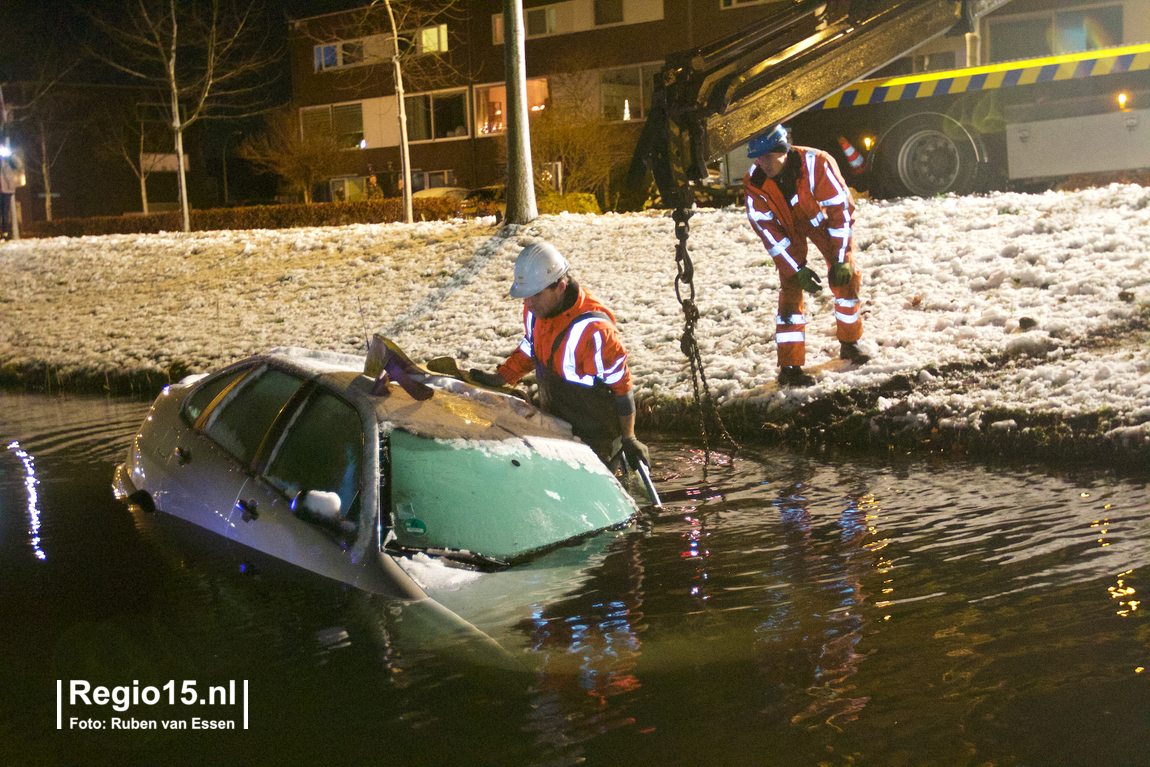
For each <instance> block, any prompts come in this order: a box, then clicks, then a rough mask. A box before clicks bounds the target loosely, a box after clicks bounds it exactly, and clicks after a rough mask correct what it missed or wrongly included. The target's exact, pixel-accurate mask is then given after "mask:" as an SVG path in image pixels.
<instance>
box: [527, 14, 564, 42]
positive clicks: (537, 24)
mask: <svg viewBox="0 0 1150 767" xmlns="http://www.w3.org/2000/svg"><path fill="white" fill-rule="evenodd" d="M523 21H524V26H525V27H526V30H525V32H526V35H527V37H543V36H544V35H553V34H555V30H556V29H557V28H558V24H557V23H556V19H555V8H554V7H553V6H546V7H543V8H528V9H527V10H525V11H523Z"/></svg>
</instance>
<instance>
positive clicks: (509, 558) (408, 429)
mask: <svg viewBox="0 0 1150 767" xmlns="http://www.w3.org/2000/svg"><path fill="white" fill-rule="evenodd" d="M364 362H365V360H364V358H362V357H355V356H348V355H339V354H334V353H326V352H314V351H308V350H303V349H294V348H279V349H275V350H272V351H271V352H269V353H267V354H263V355H257V356H255V357H251V358H248V359H246V360H243V361H242V362H238V363H235V364H233V365H231V366H229V367H227V368H224V369H223V370H221V371H218V372H217V373H213V374H211V375H209V376H196V377H193V378H189V379H186V380H185V381H182V382H180V383H179V384H176V385H172V386H170V387H168V388H167V389H165V390H164V392H163V393H162V394H161V395H160V396H159V397H158V398H157V399H156V401H155V403H154V404H153V406H152V408H151V411H150V412H149V413H148V415H147V417H146V418H145V420H144V423H143V424H142V426H141V427H140V430H139V433H138V434H137V435H136V437H135V439H134V440H133V442H132V445H131V447H130V449H129V451H128V456H127V460H126V461H125V463H124V464H123V465H121V466H120V467H118V469H117V471H116V478H115V481H114V484H113V488H114V490H115V492H116V495H117V497H119V498H121V499H124V500H127V501H129V502H130V503H133V504H135V505H138V506H141V507H143V508H144V509H145V510H147V511H151V510H153V509H154V510H155V511H156V512H158V513H162V514H170V515H173V516H175V517H179V518H181V519H184V520H186V521H188V522H192V523H194V524H196V525H198V526H200V527H203V528H206V529H207V530H210V531H213V532H215V533H217V534H219V535H221V536H224V537H225V538H226V539H228V540H230V541H234V542H236V543H239V544H243V545H244V546H248V547H250V548H252V549H255V550H258V551H261V552H264V553H265V554H269V555H271V556H273V557H276V558H278V559H281V560H284V561H287V562H290V563H292V564H295V565H298V566H300V567H303V568H306V569H307V570H310V571H312V572H315V573H319V574H321V575H324V576H327V577H330V578H334V579H336V580H339V581H342V582H345V583H348V584H351V585H353V586H356V587H358V588H360V589H363V590H365V591H368V592H375V593H381V594H387V595H392V596H396V597H400V598H405V599H422V598H424V597H425V596H426V593H425V591H424V589H423V588H422V586H421V581H420V580H418V579H414V578H413V577H412V575H411V573H410V571H412V570H413V568H412V567H411V566H410V565H411V564H412V562H413V559H412V557H418V558H419V559H420V562H421V563H423V562H426V557H423V556H421V555H424V554H426V555H429V556H431V557H432V558H433V561H438V562H450V563H451V564H463V565H464V566H469V567H474V566H480V567H483V568H496V569H508V568H514V567H515V566H516V565H518V564H521V563H526V562H529V561H530V560H531V559H532V558H533V557H535V556H537V555H538V554H539V553H541V552H544V551H547V550H549V549H553V548H555V547H557V546H560V545H562V544H570V543H573V542H575V541H578V540H581V539H583V538H586V537H587V536H589V535H591V534H593V533H595V532H597V531H602V530H605V529H609V528H619V527H623V526H626V525H627V524H628V523H629V522H630V520H631V519H632V518H633V516H634V515H635V513H636V512H637V511H638V507H637V506H636V504H635V502H634V501H633V500H632V499H631V497H630V496H629V495H628V494H627V492H626V491H625V490H624V489H623V487H622V486H621V485H620V484H619V482H618V481H617V480H616V478H615V476H614V475H613V474H612V473H611V472H610V471H609V470H608V469H607V467H605V466H604V465H603V464H602V462H600V461H599V459H598V458H597V457H596V456H595V454H594V453H593V452H592V451H591V449H590V448H589V447H587V446H586V445H584V444H582V443H581V442H578V441H577V440H575V439H574V438H573V437H572V436H571V432H570V427H569V426H568V425H567V424H566V423H564V422H563V421H560V420H558V419H555V418H553V417H551V416H548V415H546V414H544V413H542V412H541V411H539V410H538V409H536V408H534V407H533V406H531V405H530V404H528V403H526V402H524V401H522V400H520V399H517V398H515V397H512V396H509V395H507V394H504V393H501V392H498V391H494V390H489V389H484V388H482V387H477V386H472V385H470V384H466V383H464V382H462V381H459V380H456V379H454V378H449V377H446V376H439V375H435V374H432V373H429V372H426V371H423V372H422V373H421V374H418V375H415V376H413V378H415V379H417V383H419V384H421V385H423V386H426V387H429V388H430V390H431V396H430V398H428V399H425V400H417V399H415V398H413V397H412V396H411V395H409V394H408V393H407V392H406V391H405V390H404V389H403V388H402V387H400V386H398V385H396V384H395V383H386V379H385V380H384V382H383V383H382V384H381V383H380V381H379V379H377V378H373V377H371V376H368V375H365V374H364V372H363V370H364ZM383 384H386V385H383ZM373 389H374V390H375V391H376V392H378V394H373V393H372V391H373ZM421 566H422V565H421ZM415 569H416V570H417V569H418V568H415Z"/></svg>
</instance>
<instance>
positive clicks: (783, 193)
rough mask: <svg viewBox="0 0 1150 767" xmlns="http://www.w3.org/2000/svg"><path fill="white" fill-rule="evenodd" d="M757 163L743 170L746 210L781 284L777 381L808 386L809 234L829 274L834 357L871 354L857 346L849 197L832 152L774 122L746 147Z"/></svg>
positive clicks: (817, 285) (814, 280)
mask: <svg viewBox="0 0 1150 767" xmlns="http://www.w3.org/2000/svg"><path fill="white" fill-rule="evenodd" d="M747 156H748V157H750V158H753V159H754V160H755V164H754V165H752V166H751V169H750V170H749V171H748V172H747V175H746V176H745V177H744V178H743V191H744V192H745V196H746V205H747V218H749V219H750V221H751V227H752V228H753V229H754V230H755V232H756V233H757V234H758V235H759V237H760V238H761V239H762V241H763V245H765V246H766V248H767V253H769V254H770V256H771V258H772V259H773V260H774V262H775V268H776V269H778V272H779V279H780V281H781V289H780V291H779V313H778V316H777V317H775V343H776V345H777V346H778V354H779V368H780V370H779V385H780V386H810V385H812V384H813V383H814V378H813V377H811V375H810V374H808V373H806V372H804V371H803V365H804V364H806V324H807V321H806V318H805V317H804V316H803V292H804V291H805V292H807V293H810V294H812V295H817V294H818V293H819V292H820V291H821V290H822V283H821V282H820V280H819V276H818V275H817V274H815V272H814V271H812V270H811V268H810V267H809V266H807V240H810V241H811V242H813V243H814V244H815V247H817V248H818V249H819V252H820V253H822V254H823V259H824V260H826V262H827V272H828V274H827V282H828V283H829V284H830V288H831V292H832V293H833V294H834V297H835V301H834V306H835V323H836V335H837V336H838V340H839V343H840V347H839V357H840V358H842V359H844V360H848V361H850V362H852V363H854V364H856V365H862V364H865V363H866V362H868V361H869V360H870V357H868V356H867V355H866V354H865V353H863V351H862V350H861V349H859V347H858V340H859V339H860V338H861V337H862V332H863V326H862V317H861V315H860V311H859V310H860V308H861V307H860V303H859V286H860V284H861V282H862V274H861V273H860V272H859V270H858V268H857V267H856V266H855V258H854V238H853V236H852V225H853V222H854V219H853V215H854V201H853V200H852V199H851V193H850V189H848V188H847V185H846V182H845V181H844V180H843V177H842V174H841V173H840V172H839V168H838V164H837V163H836V162H835V160H834V158H833V157H831V156H830V155H829V154H827V153H826V152H824V151H822V150H819V149H812V148H810V147H803V146H791V144H790V141H789V137H788V136H787V131H786V129H785V128H784V127H783V126H781V125H779V126H776V127H775V128H774V129H773V130H771V131H769V132H767V133H764V134H762V135H761V136H757V137H756V138H754V139H753V140H752V141H751V143H750V144H749V145H748V147H747Z"/></svg>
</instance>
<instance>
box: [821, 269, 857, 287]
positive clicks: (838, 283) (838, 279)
mask: <svg viewBox="0 0 1150 767" xmlns="http://www.w3.org/2000/svg"><path fill="white" fill-rule="evenodd" d="M851 277H854V270H852V269H851V268H850V266H848V265H847V264H835V265H834V266H832V267H831V271H830V274H828V275H827V282H828V283H830V286H831V287H832V288H841V287H843V286H844V285H847V284H849V283H850V281H851Z"/></svg>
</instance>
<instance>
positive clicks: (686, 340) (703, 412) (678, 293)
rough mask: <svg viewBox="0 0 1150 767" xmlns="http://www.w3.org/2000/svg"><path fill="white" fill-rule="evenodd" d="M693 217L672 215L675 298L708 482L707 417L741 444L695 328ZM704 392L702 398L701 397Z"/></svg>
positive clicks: (679, 210)
mask: <svg viewBox="0 0 1150 767" xmlns="http://www.w3.org/2000/svg"><path fill="white" fill-rule="evenodd" d="M692 215H693V211H691V210H688V209H687V208H675V210H674V212H672V214H671V219H672V220H673V221H674V222H675V239H676V240H677V243H676V245H675V266H676V267H677V269H678V274H676V275H675V298H677V299H678V300H679V305H680V306H682V307H683V337H682V339H681V340H680V342H679V348H680V349H682V351H683V354H684V355H686V357H687V363H688V365H689V366H690V369H691V388H692V389H693V390H694V394H695V406H696V407H697V408H698V412H699V428H700V429H701V431H702V433H703V477H704V478H706V475H707V466H708V465H709V464H710V462H711V445H710V441H709V438H708V432H707V414H708V413H709V414H710V415H711V416H712V417H713V418H714V419H715V422H716V423H718V425H719V428H720V429H721V430H722V433H723V436H725V437H726V438H727V439H728V440H729V441H730V442H731V444H732V445H734V446H735V447H736V448H738V444H737V443H736V442H735V440H734V439H732V438H731V435H730V434H729V433H728V432H727V427H726V426H725V425H724V424H723V419H722V418H721V417H720V416H719V411H718V408H716V407H715V401H714V399H713V398H712V397H711V390H710V387H709V386H707V374H706V373H705V372H704V371H703V357H702V355H701V354H700V353H699V343H698V340H697V339H696V338H695V326H696V325H697V324H698V322H699V308H698V307H697V306H696V305H695V283H694V279H695V267H694V264H692V263H691V254H690V253H689V252H688V251H687V237H688V236H689V235H690V232H691V227H690V224H689V223H688V221H689V220H690V218H691V216H692ZM683 285H686V286H687V288H689V289H690V292H689V294H688V296H687V297H686V298H683V290H682V286H683ZM700 389H701V390H702V395H701V396H700Z"/></svg>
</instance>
